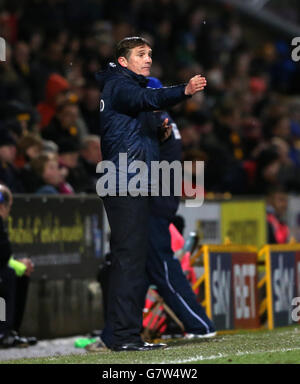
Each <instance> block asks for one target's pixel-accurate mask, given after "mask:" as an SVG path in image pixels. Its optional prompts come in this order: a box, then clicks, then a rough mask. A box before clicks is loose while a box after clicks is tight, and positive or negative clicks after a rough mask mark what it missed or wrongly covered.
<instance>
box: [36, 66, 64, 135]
mask: <svg viewBox="0 0 300 384" xmlns="http://www.w3.org/2000/svg"><path fill="white" fill-rule="evenodd" d="M69 89H70V85H69V83H68V82H67V80H66V79H64V78H63V77H62V76H61V75H59V74H57V73H53V74H52V75H50V76H49V78H48V81H47V84H46V91H45V95H46V97H45V101H43V102H41V103H39V104H38V106H37V110H38V112H39V114H40V116H41V121H40V128H41V130H43V129H44V128H45V127H47V126H48V125H49V124H50V122H51V120H52V118H53V116H54V115H55V113H56V111H57V109H58V108H59V107H60V106H61V105H63V104H65V103H66V102H67V101H69V99H70V94H69Z"/></svg>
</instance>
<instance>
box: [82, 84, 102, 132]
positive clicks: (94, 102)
mask: <svg viewBox="0 0 300 384" xmlns="http://www.w3.org/2000/svg"><path fill="white" fill-rule="evenodd" d="M100 98H101V97H100V91H99V88H98V86H97V84H95V83H91V82H90V83H88V84H87V85H86V86H85V87H84V89H83V97H82V101H81V103H80V110H81V115H82V118H83V119H84V121H85V123H86V125H87V128H88V131H89V133H90V134H93V135H99V100H100Z"/></svg>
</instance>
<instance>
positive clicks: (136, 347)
mask: <svg viewBox="0 0 300 384" xmlns="http://www.w3.org/2000/svg"><path fill="white" fill-rule="evenodd" d="M160 348H161V349H162V348H167V344H162V343H159V344H149V343H143V342H138V343H128V344H123V345H117V346H114V347H111V350H112V351H115V352H122V351H151V350H156V349H160Z"/></svg>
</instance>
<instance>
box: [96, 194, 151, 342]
mask: <svg viewBox="0 0 300 384" xmlns="http://www.w3.org/2000/svg"><path fill="white" fill-rule="evenodd" d="M103 204H104V206H105V210H106V213H107V217H108V221H109V225H110V227H111V239H110V246H111V267H110V270H109V283H108V284H109V288H108V298H107V303H108V304H107V314H106V324H105V328H104V330H103V333H102V339H103V341H104V342H105V344H106V345H107V346H108V347H112V346H118V345H122V344H126V343H134V342H136V343H139V342H141V337H140V333H141V330H142V322H143V307H144V298H145V281H146V257H147V242H148V218H149V199H148V198H147V197H142V196H138V197H131V196H123V197H120V196H114V197H110V196H108V197H104V198H103Z"/></svg>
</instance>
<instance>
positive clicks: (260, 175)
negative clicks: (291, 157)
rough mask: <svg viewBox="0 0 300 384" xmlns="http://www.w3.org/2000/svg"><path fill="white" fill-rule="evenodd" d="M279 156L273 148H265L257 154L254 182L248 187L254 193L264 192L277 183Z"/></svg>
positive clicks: (260, 193)
mask: <svg viewBox="0 0 300 384" xmlns="http://www.w3.org/2000/svg"><path fill="white" fill-rule="evenodd" d="M279 170H280V156H279V154H278V152H277V151H276V150H275V149H274V148H267V149H265V150H263V151H261V153H260V154H259V156H258V158H257V166H256V171H255V178H254V183H253V185H252V186H251V187H250V189H251V192H252V193H253V194H256V195H262V194H266V193H267V191H268V190H269V189H270V188H273V187H277V186H278V185H279V180H278V175H279Z"/></svg>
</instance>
